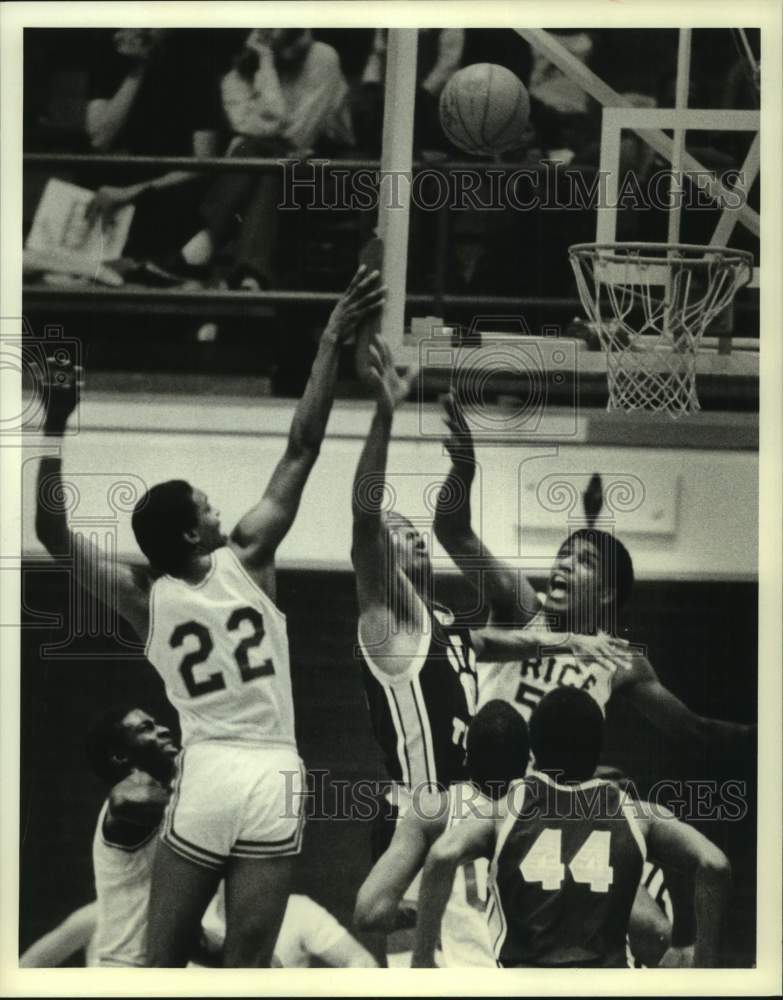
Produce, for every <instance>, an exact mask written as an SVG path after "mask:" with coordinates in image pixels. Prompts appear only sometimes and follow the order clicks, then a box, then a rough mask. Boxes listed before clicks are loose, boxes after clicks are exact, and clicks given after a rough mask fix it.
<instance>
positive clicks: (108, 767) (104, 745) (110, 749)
mask: <svg viewBox="0 0 783 1000" xmlns="http://www.w3.org/2000/svg"><path fill="white" fill-rule="evenodd" d="M136 707H137V706H136V705H118V706H116V707H115V708H111V709H109V711H108V712H104V714H103V715H102V716H101V717H100V718H99V719H97V720H96V721H95V722H94V723H93V725H92V726H91V727H90V730H89V732H88V733H87V742H86V749H87V759H88V760H89V762H90V765H91V767H92V769H93V771H94V772H95V774H97V776H98V777H99V778H100V779H101V780H102V781H105V782H106V783H107V784H108V785H116V784H117V782H118V781H122V779H123V778H125V777H127V776H128V775H129V774H130V772H131V771H132V769H133V764H132V763H131V762H130V761H128V762H127V763H125V764H120V763H119V762H118V761H113V760H112V757H113V756H114V755H115V754H118V753H121V754H127V752H128V745H127V739H126V734H125V731H124V729H123V726H122V722H123V719H124V718H125V717H126V716H127V715H128V714H129V713H130V712H132V711H134V709H135V708H136Z"/></svg>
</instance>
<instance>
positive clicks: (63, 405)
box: [37, 357, 84, 433]
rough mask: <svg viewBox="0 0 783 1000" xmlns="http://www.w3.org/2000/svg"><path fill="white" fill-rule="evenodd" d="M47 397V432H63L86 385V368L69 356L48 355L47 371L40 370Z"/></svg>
mask: <svg viewBox="0 0 783 1000" xmlns="http://www.w3.org/2000/svg"><path fill="white" fill-rule="evenodd" d="M37 374H38V375H39V377H40V379H41V382H42V388H43V391H44V397H45V399H46V422H45V425H44V426H45V429H46V431H47V432H54V433H62V431H64V430H65V426H66V424H67V423H68V418H69V417H70V415H71V414H72V413H73V411H74V410H75V409H76V406H77V404H78V402H79V395H80V393H81V390H82V387H83V386H84V370H83V369H82V367H81V365H75V364H74V363H73V362H72V361H71V360H70V359H69V358H60V357H48V358H47V359H46V371H45V372H40V371H38V372H37Z"/></svg>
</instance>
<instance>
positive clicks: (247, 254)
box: [235, 168, 283, 288]
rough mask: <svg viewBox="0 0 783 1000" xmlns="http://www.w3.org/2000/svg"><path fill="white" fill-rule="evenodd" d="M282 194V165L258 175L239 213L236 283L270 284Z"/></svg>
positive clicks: (267, 286)
mask: <svg viewBox="0 0 783 1000" xmlns="http://www.w3.org/2000/svg"><path fill="white" fill-rule="evenodd" d="M282 197H283V173H282V168H276V169H275V170H270V171H264V172H263V173H262V174H260V175H259V176H258V178H257V180H256V181H255V189H254V190H253V192H252V194H251V195H250V198H249V201H248V202H247V205H246V207H245V208H244V211H243V212H242V222H241V226H240V230H239V240H238V243H237V255H236V268H235V279H236V283H237V284H240V283H241V282H242V281H243V280H245V279H247V280H252V279H254V280H255V282H256V283H257V284H258V285H259V287H261V288H270V287H271V286H272V285H274V282H275V268H274V261H275V257H276V251H277V233H278V205H279V204H280V202H281V201H282Z"/></svg>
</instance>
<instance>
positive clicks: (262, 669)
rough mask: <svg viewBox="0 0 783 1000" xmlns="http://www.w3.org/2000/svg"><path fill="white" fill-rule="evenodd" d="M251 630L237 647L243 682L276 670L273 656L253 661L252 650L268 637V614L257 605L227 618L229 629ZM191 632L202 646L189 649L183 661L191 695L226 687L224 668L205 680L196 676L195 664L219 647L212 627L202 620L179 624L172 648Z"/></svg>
mask: <svg viewBox="0 0 783 1000" xmlns="http://www.w3.org/2000/svg"><path fill="white" fill-rule="evenodd" d="M248 628H249V629H250V633H249V634H248V635H245V636H244V638H240V640H239V642H238V643H237V645H236V646H235V648H234V659H235V660H236V664H237V667H238V670H239V676H240V678H241V679H242V681H243V683H247V682H248V681H254V680H256V678H258V677H268V676H269V675H270V674H274V672H275V669H274V664H273V663H272V661H271V660H269V659H265V660H263V661H262V662H261V663H259V664H257V665H255V666H253V665H251V662H250V656H251V650H253V649H255V648H256V647H258V646H260V645H261V643H262V642H263V641H264V635H265V634H266V633H265V630H264V616H263V615H262V614H261V612H260V611H259V610H258V609H257V608H251V607H246V608H236V609H235V610H234V611H233V612H232V613H231V614H230V615H229V617H228V620H227V621H226V630H227V631H228V632H232V633H233V632H237V634H238V635H241V633H242V631H244V632H247V631H248ZM188 636H193V637H194V638H195V639H197V641H198V648H197V649H194V650H192V651H191V652H189V653H186V654H185V655H184V656H183V657H182V661H181V662H180V665H179V672H180V675H181V677H182V680H183V682H184V684H185V687H186V688H187V692H188V694H189V695H190V697H191V698H199V697H201V695H205V694H209V693H210V692H212V691H222V690H224V689H225V687H226V679H225V676H224V674H223V671H222V670H215V671H214V672H212V673H210V674H209V675H208V676H207V677H205V678H203V679H202V680H198V679H197V678H196V676H195V673H194V671H195V668H196V667H197V666H198V665H199V664H200V663H204V661H205V660H207V659H209V656H210V653H211V652H212V650H213V649H214V648H215V643H214V641H213V639H212V634H211V633H210V631H209V629H208V628H207V627H206V626H205V625H202V624H201V623H200V622H196V621H189V622H184V623H183V624H182V625H178V626H177V627H176V628H175V629H174V631H173V632H172V633H171V637H170V638H169V645H170V646H171V648H172V649H178V648H179V647H180V646H181V645H182V644H183V643H184V641H185V639H186V638H187V637H188Z"/></svg>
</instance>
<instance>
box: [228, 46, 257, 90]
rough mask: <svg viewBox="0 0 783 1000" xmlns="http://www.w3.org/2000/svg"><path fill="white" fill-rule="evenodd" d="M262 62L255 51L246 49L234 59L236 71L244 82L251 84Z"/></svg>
mask: <svg viewBox="0 0 783 1000" xmlns="http://www.w3.org/2000/svg"><path fill="white" fill-rule="evenodd" d="M260 61H261V60H260V59H259V56H258V53H257V52H256V51H255V49H249V48H247V47H246V48H243V49H242V51H241V52H240V53H239V54H238V55H236V56H235V57H234V69H235V70H236V72H237V74H238V75H239V76H241V77H242V79H243V80H247V81H248V83H250V82H252V80H253V78H254V77H255V75H256V73H257V72H258V67H259V64H260Z"/></svg>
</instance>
